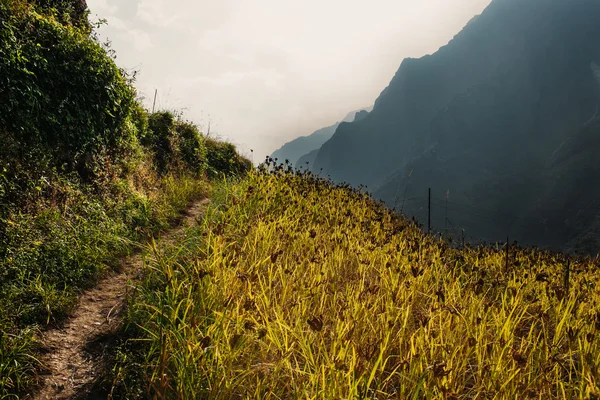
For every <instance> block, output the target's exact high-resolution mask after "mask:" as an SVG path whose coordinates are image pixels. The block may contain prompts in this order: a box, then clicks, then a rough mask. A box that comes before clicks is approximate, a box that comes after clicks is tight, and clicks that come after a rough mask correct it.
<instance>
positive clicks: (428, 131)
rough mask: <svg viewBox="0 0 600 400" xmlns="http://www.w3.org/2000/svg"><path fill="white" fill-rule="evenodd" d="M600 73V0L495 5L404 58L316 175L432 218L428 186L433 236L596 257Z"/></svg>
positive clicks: (345, 127) (507, 0)
mask: <svg viewBox="0 0 600 400" xmlns="http://www.w3.org/2000/svg"><path fill="white" fill-rule="evenodd" d="M598 65H600V2H598V1H596V0H528V1H526V2H524V1H520V0H494V1H492V3H491V4H490V5H489V6H488V8H487V9H486V10H485V11H484V12H483V13H482V14H481V15H480V16H477V17H475V18H473V19H472V20H471V21H470V22H469V23H468V24H467V26H466V27H465V28H464V29H463V30H462V31H461V32H460V33H459V34H458V35H456V36H455V37H454V38H453V39H452V40H451V41H450V42H449V43H448V44H447V45H446V46H444V47H442V48H440V49H439V50H438V51H437V52H436V53H434V54H432V55H428V56H425V57H422V58H420V59H406V60H404V61H403V62H402V64H401V66H400V68H399V70H398V72H397V73H396V75H395V76H394V78H393V79H392V81H391V82H390V84H389V86H388V87H387V88H386V89H385V90H384V91H383V92H382V93H381V95H380V96H379V98H378V99H377V101H376V102H375V106H374V109H373V111H372V112H371V113H370V114H369V115H368V116H367V117H366V118H364V119H363V120H361V121H358V122H354V123H351V124H341V125H340V126H339V128H338V129H337V130H336V132H335V134H334V135H333V136H332V138H331V139H330V140H329V141H327V142H326V143H325V144H324V145H323V146H322V147H321V150H320V151H319V153H318V155H317V157H316V159H315V160H314V164H313V167H312V170H313V172H316V171H320V170H321V168H322V169H323V173H325V174H327V175H329V176H330V177H331V178H332V179H333V180H334V181H338V182H341V181H345V182H348V183H351V184H353V185H360V184H363V185H367V186H368V187H369V189H371V190H372V191H373V192H374V194H375V196H376V197H378V198H380V199H382V200H384V201H385V202H386V203H387V204H388V205H390V206H392V207H394V206H395V207H397V208H398V209H401V210H402V211H403V212H404V213H406V214H408V215H414V216H416V217H417V219H418V220H419V221H420V222H422V223H424V224H426V223H427V195H428V190H429V188H431V189H432V212H431V215H432V225H433V228H434V229H437V230H443V229H445V228H448V229H450V230H454V231H455V232H456V233H455V236H456V234H457V233H458V232H462V230H463V229H464V230H465V231H466V234H467V236H468V237H473V238H480V239H482V240H489V241H497V240H506V237H507V236H509V237H510V238H511V239H516V240H519V241H521V242H523V243H525V244H532V245H539V246H544V247H549V248H553V249H563V250H582V251H597V250H600V242H599V241H598V240H595V239H594V240H591V239H590V238H593V237H594V232H596V228H595V226H596V222H595V221H594V220H595V217H593V216H595V215H596V214H600V192H598V193H596V191H595V190H594V189H592V188H593V187H594V186H595V185H594V183H595V182H597V181H598V179H599V178H600V174H599V172H598V171H599V170H600V160H596V159H597V157H595V156H594V151H595V150H598V149H600V147H594V146H598V145H600V140H596V136H595V135H596V133H598V134H599V135H600V129H599V128H598V116H599V114H600V113H599V109H600V108H599V105H600V67H598ZM448 192H449V194H448V197H447V198H448V201H447V203H446V193H448ZM446 208H447V209H448V212H446ZM584 216H585V217H584ZM461 234H462V233H461Z"/></svg>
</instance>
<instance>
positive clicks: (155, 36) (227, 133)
mask: <svg viewBox="0 0 600 400" xmlns="http://www.w3.org/2000/svg"><path fill="white" fill-rule="evenodd" d="M87 3H88V6H89V8H90V10H91V17H92V20H95V21H99V20H106V21H107V23H106V24H103V25H102V26H101V27H100V29H99V31H98V32H99V35H100V37H101V38H102V39H103V40H105V39H108V40H109V41H110V42H111V47H112V49H113V50H115V51H116V55H117V59H116V61H117V64H118V65H119V66H120V67H121V68H123V69H125V70H127V71H129V72H130V73H133V72H134V71H135V72H136V83H135V86H136V87H137V89H138V93H139V95H140V96H141V97H143V98H144V100H143V101H144V104H145V105H146V107H147V108H149V109H151V108H152V105H153V99H154V93H155V90H157V91H158V95H157V101H156V109H168V110H175V111H182V112H183V116H184V118H186V119H189V120H192V121H194V122H196V123H197V124H198V125H199V126H200V127H201V129H202V131H203V132H205V133H206V132H207V131H208V126H209V124H210V131H211V135H217V136H219V137H221V138H222V139H225V140H229V141H231V142H232V143H234V144H236V145H237V146H238V148H239V149H240V151H241V152H242V153H245V154H247V155H248V156H251V155H252V157H253V159H254V161H255V162H257V161H261V160H262V159H264V157H265V155H267V154H270V153H271V152H273V151H274V150H276V149H277V148H279V147H280V146H281V145H283V144H284V143H285V142H287V141H289V140H291V139H294V138H296V137H298V136H304V135H308V134H310V133H312V132H313V131H315V130H317V129H319V128H322V127H325V126H329V125H331V124H333V123H335V122H336V121H338V120H341V119H342V118H343V117H344V116H345V115H346V114H347V113H348V112H349V111H352V110H355V109H359V108H362V107H368V106H370V105H372V104H373V103H374V102H375V100H376V99H377V97H378V96H379V94H380V93H381V91H382V90H383V89H384V88H385V87H386V86H387V85H388V84H389V82H390V80H391V79H392V77H393V76H394V74H395V73H396V71H397V69H398V67H399V66H400V63H401V62H402V60H403V59H404V58H407V57H421V56H423V55H425V54H431V53H433V52H435V51H436V50H437V49H438V48H439V47H440V46H443V45H445V44H446V43H447V42H448V41H449V40H450V39H452V37H453V36H454V35H455V34H457V33H458V32H459V31H460V30H461V29H462V28H463V27H464V26H465V25H466V23H467V22H468V21H469V20H470V19H471V18H472V17H473V16H475V15H478V14H480V13H481V12H482V11H483V9H485V7H486V6H487V5H488V4H489V3H490V0H370V1H365V0H302V1H291V0H87ZM250 149H252V150H253V153H251V152H250Z"/></svg>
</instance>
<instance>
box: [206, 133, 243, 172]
mask: <svg viewBox="0 0 600 400" xmlns="http://www.w3.org/2000/svg"><path fill="white" fill-rule="evenodd" d="M206 158H207V173H208V175H209V177H211V178H216V177H220V176H222V175H225V176H233V175H241V174H243V173H245V172H247V171H249V170H250V169H251V167H252V164H251V163H250V161H249V160H248V159H246V158H244V157H242V156H240V155H239V154H238V153H237V151H236V148H235V146H234V145H233V144H231V143H226V142H219V141H217V140H214V139H210V138H209V139H207V140H206Z"/></svg>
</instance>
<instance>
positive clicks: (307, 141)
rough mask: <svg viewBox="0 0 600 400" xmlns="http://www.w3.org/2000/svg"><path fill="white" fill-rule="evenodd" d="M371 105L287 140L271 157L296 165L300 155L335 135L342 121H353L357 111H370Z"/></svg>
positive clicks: (316, 147)
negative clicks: (331, 123)
mask: <svg viewBox="0 0 600 400" xmlns="http://www.w3.org/2000/svg"><path fill="white" fill-rule="evenodd" d="M370 109H371V107H367V108H363V109H360V110H355V111H352V112H350V113H348V114H347V115H346V116H345V117H344V118H343V119H342V120H341V121H338V122H336V123H335V124H333V125H330V126H328V127H325V128H321V129H319V130H317V131H315V132H313V133H312V134H310V135H308V136H301V137H299V138H296V139H294V140H292V141H290V142H287V143H286V144H284V145H283V146H281V147H280V148H279V149H277V150H275V151H274V152H273V153H272V154H271V157H273V158H277V160H278V162H280V163H283V162H285V160H288V161H289V162H290V163H291V164H292V165H296V164H297V163H298V160H299V159H300V157H302V156H304V155H307V154H308V153H310V152H312V151H314V150H318V149H319V148H320V147H321V146H322V145H323V143H325V142H326V141H328V140H329V139H330V138H331V136H333V134H334V132H335V130H336V129H337V127H338V126H339V125H340V124H341V123H342V122H351V121H353V120H354V118H355V116H356V114H357V113H361V115H364V114H362V113H363V112H368V111H367V110H370Z"/></svg>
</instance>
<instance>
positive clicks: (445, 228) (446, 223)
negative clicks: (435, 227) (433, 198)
mask: <svg viewBox="0 0 600 400" xmlns="http://www.w3.org/2000/svg"><path fill="white" fill-rule="evenodd" d="M449 194H450V190H446V216H445V217H444V231H446V238H448V195H449Z"/></svg>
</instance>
